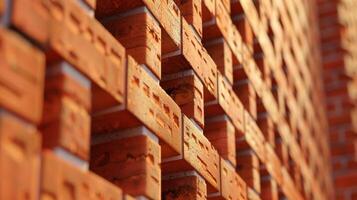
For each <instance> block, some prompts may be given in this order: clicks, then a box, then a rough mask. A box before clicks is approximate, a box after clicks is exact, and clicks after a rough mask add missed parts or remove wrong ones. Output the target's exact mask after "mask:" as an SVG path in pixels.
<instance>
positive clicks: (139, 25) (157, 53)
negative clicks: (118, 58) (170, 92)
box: [102, 8, 161, 79]
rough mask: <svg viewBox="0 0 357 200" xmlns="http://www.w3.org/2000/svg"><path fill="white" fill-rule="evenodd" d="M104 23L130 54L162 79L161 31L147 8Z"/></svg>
mask: <svg viewBox="0 0 357 200" xmlns="http://www.w3.org/2000/svg"><path fill="white" fill-rule="evenodd" d="M102 23H103V25H104V26H105V28H107V30H108V31H109V32H111V33H112V34H113V36H114V37H115V38H116V39H117V40H118V41H119V42H120V43H121V44H123V46H124V47H125V49H126V52H127V53H128V54H130V55H131V56H132V57H133V58H134V59H135V60H136V61H137V62H138V63H139V64H145V65H146V66H148V68H149V69H150V70H151V71H152V72H153V73H154V74H155V75H156V76H157V77H158V78H159V79H161V30H160V26H159V24H158V22H157V21H156V20H155V19H154V17H153V16H152V15H151V13H150V11H148V10H147V9H145V8H142V9H140V10H138V11H137V10H136V11H135V12H134V11H128V12H127V13H124V14H122V16H119V17H111V18H109V19H105V20H103V21H102Z"/></svg>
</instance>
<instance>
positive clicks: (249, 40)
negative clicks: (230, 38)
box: [232, 1, 254, 51]
mask: <svg viewBox="0 0 357 200" xmlns="http://www.w3.org/2000/svg"><path fill="white" fill-rule="evenodd" d="M237 4H240V2H239V1H235V3H234V4H232V7H233V6H234V7H236V6H237V7H240V9H242V8H241V6H240V5H237ZM240 9H237V11H235V12H234V13H233V12H232V20H233V24H234V25H235V27H236V28H237V30H238V31H239V33H240V35H241V37H242V40H243V42H244V43H245V45H247V47H248V48H249V50H250V51H252V50H253V37H254V35H253V31H252V28H251V27H250V25H249V21H248V19H247V17H246V16H245V14H244V13H243V12H242V10H240Z"/></svg>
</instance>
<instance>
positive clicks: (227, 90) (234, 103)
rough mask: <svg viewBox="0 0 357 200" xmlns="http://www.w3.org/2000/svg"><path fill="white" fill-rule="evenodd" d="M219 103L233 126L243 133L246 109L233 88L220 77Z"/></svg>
mask: <svg viewBox="0 0 357 200" xmlns="http://www.w3.org/2000/svg"><path fill="white" fill-rule="evenodd" d="M218 88H219V90H218V91H219V94H218V103H219V105H220V106H221V107H222V109H223V110H224V111H225V113H226V114H227V115H228V116H229V118H230V119H231V120H232V123H233V125H234V126H235V128H236V129H237V130H239V131H243V125H244V124H243V123H244V115H243V114H244V108H243V104H242V102H241V101H240V100H239V98H238V97H237V96H236V95H235V93H234V91H233V89H232V86H231V85H229V83H228V82H227V81H226V80H225V79H224V78H222V76H218Z"/></svg>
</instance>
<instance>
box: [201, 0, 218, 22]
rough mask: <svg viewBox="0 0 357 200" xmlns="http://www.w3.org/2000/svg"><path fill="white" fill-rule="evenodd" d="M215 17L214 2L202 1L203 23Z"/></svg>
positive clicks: (209, 0) (211, 0)
mask: <svg viewBox="0 0 357 200" xmlns="http://www.w3.org/2000/svg"><path fill="white" fill-rule="evenodd" d="M215 15H216V0H202V18H203V21H207V20H208V19H212V18H213V17H215Z"/></svg>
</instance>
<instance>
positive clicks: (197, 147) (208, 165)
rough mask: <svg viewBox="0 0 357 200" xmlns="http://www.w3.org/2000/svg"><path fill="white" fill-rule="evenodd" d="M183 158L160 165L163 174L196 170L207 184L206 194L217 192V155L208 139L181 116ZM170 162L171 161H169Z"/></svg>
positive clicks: (218, 169)
mask: <svg viewBox="0 0 357 200" xmlns="http://www.w3.org/2000/svg"><path fill="white" fill-rule="evenodd" d="M183 132H184V133H183V134H184V135H183V140H184V142H183V157H182V158H176V159H169V160H168V161H166V162H164V163H163V164H162V170H163V172H164V173H165V174H169V173H173V172H182V171H188V170H192V169H194V170H196V171H197V172H198V173H199V174H200V175H202V176H203V178H204V179H205V180H206V182H207V193H208V194H209V193H212V192H217V191H219V184H220V177H219V171H220V168H219V162H220V161H219V159H220V158H219V155H218V152H217V150H216V149H215V148H214V147H213V146H212V144H211V143H210V142H209V141H208V139H207V138H206V137H205V136H204V135H203V133H202V131H200V130H199V129H198V128H197V127H196V126H195V125H194V124H193V123H192V122H191V121H190V119H189V118H187V117H186V116H183ZM171 160H172V161H171Z"/></svg>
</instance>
